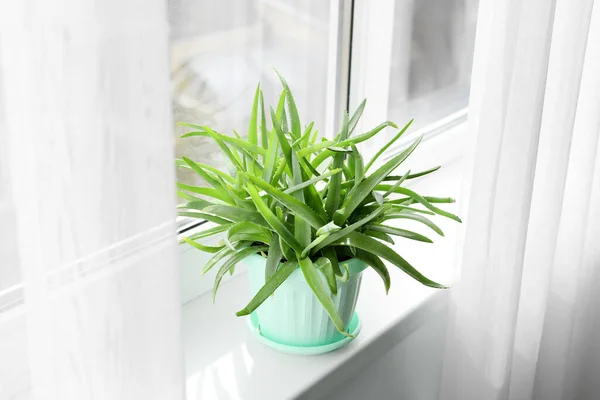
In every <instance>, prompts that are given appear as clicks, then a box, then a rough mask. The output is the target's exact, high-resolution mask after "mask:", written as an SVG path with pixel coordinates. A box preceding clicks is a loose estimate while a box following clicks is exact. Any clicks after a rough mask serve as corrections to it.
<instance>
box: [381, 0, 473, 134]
mask: <svg viewBox="0 0 600 400" xmlns="http://www.w3.org/2000/svg"><path fill="white" fill-rule="evenodd" d="M476 19H477V1H476V0H475V1H473V0H414V1H407V0H398V1H396V2H395V10H394V21H393V38H394V39H393V41H392V54H391V67H390V90H389V99H388V116H389V118H390V119H392V120H394V121H398V122H404V121H406V120H408V119H410V118H415V125H416V126H426V125H428V124H431V123H434V122H436V121H437V120H439V119H441V118H444V117H446V116H448V115H450V114H452V113H454V112H456V111H458V110H461V109H463V108H465V107H467V104H468V100H469V83H470V79H471V66H472V61H473V46H474V39H475V24H476Z"/></svg>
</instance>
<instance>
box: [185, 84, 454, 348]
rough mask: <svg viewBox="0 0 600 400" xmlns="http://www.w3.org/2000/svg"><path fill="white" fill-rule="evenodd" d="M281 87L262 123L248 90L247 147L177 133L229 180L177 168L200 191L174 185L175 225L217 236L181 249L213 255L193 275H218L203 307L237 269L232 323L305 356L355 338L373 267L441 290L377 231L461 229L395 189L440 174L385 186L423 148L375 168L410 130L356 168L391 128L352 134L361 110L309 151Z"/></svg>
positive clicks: (202, 131)
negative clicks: (212, 148)
mask: <svg viewBox="0 0 600 400" xmlns="http://www.w3.org/2000/svg"><path fill="white" fill-rule="evenodd" d="M280 79H281V82H282V84H283V92H282V94H281V97H280V99H279V103H278V105H277V108H276V109H273V108H271V109H270V110H269V112H266V111H265V106H264V102H263V94H262V92H261V89H260V85H259V87H257V89H256V94H255V96H254V102H253V107H252V112H251V117H250V125H249V128H248V132H247V139H243V138H242V137H240V136H239V135H238V134H237V133H235V132H234V133H235V136H228V135H224V134H221V133H218V132H216V131H214V130H213V129H211V128H210V127H208V126H199V125H194V124H187V123H181V125H183V126H186V127H188V128H191V129H192V131H190V132H188V133H186V134H184V135H183V136H182V137H194V136H204V137H207V138H211V139H212V140H214V141H215V143H216V144H217V145H218V146H219V147H220V149H221V150H222V152H223V154H224V155H225V156H226V157H227V158H228V160H229V162H230V163H231V165H232V168H231V169H232V173H231V174H228V173H225V172H223V171H220V170H218V169H215V168H212V167H210V166H208V165H204V164H201V163H197V162H195V161H193V160H191V159H189V158H186V157H183V158H182V159H181V160H177V164H178V165H179V166H184V167H187V168H190V169H191V170H193V171H194V172H196V173H197V174H198V175H199V176H200V177H202V178H203V179H204V180H205V181H206V182H207V183H208V184H209V185H210V187H195V186H189V185H186V184H184V183H181V182H178V189H179V190H178V194H179V195H180V196H181V197H183V198H184V199H185V200H187V203H185V204H181V205H179V206H178V207H179V214H180V215H182V216H187V217H193V218H200V219H205V220H208V221H211V222H213V223H215V224H216V226H214V227H212V228H209V229H207V230H204V231H202V232H199V233H196V234H193V235H191V236H189V237H186V238H184V240H185V242H187V243H189V244H190V245H191V246H193V247H195V248H197V249H199V250H202V251H206V252H210V253H214V255H213V256H212V258H211V259H210V260H209V261H208V262H207V264H206V265H205V266H204V268H203V269H202V272H203V273H205V272H206V271H208V270H209V269H211V268H213V267H215V266H219V269H218V272H217V274H216V279H215V283H214V288H213V299H214V296H215V295H216V292H217V289H218V287H219V283H220V282H221V280H222V278H223V276H224V275H225V274H226V273H227V272H232V271H233V269H234V267H235V265H236V264H237V263H239V262H242V261H243V262H245V263H246V264H247V265H248V271H249V277H250V282H251V289H252V293H253V295H254V297H253V298H252V299H251V300H250V302H249V303H248V304H247V305H246V306H245V307H244V308H242V309H241V310H240V311H239V312H238V313H237V315H238V316H244V315H250V316H251V318H250V319H249V323H250V326H251V328H252V330H253V332H254V333H255V334H256V335H257V336H258V337H259V338H260V339H261V340H262V341H264V342H266V343H267V344H269V345H271V346H272V347H275V348H278V349H279V350H282V351H287V352H292V353H299V354H315V353H322V352H326V351H330V350H333V349H335V348H337V347H339V346H341V345H343V344H344V343H346V342H347V341H349V340H351V339H352V338H353V337H354V336H355V335H356V334H357V333H358V330H359V329H360V324H359V321H358V317H357V316H356V314H355V313H354V307H355V304H356V300H357V297H358V293H359V289H360V281H361V275H362V272H363V270H365V269H366V268H368V267H370V268H372V269H374V270H375V271H376V272H377V274H379V276H380V277H381V279H382V280H383V284H384V287H385V290H386V292H387V291H388V290H389V288H390V276H389V272H388V269H387V267H386V265H385V264H384V262H383V260H387V261H388V262H389V264H391V265H393V266H394V267H397V268H400V269H401V270H403V271H404V272H405V273H407V274H408V275H410V276H411V277H412V278H414V279H416V280H417V281H419V282H421V283H422V284H424V285H427V286H430V287H434V288H445V286H444V285H441V284H439V283H436V282H434V281H432V280H430V279H428V278H427V277H425V276H423V275H422V274H421V273H419V272H418V271H417V270H416V269H415V268H414V267H413V266H412V265H410V264H409V263H408V262H407V261H406V260H404V258H402V257H401V256H400V255H399V254H398V253H397V252H396V251H395V250H393V249H392V247H390V244H393V243H394V239H393V238H392V236H398V237H402V238H406V239H411V240H418V241H422V242H431V240H430V239H429V238H427V237H426V236H424V235H421V234H419V233H416V232H412V231H409V230H405V229H400V228H397V227H393V226H389V225H388V224H386V221H389V220H392V219H409V220H414V221H418V222H421V223H423V224H424V225H426V226H427V227H429V228H430V229H431V230H433V231H434V232H436V233H437V234H439V235H443V233H442V231H441V230H440V229H439V227H438V226H436V225H435V224H434V223H433V222H432V221H431V220H430V219H428V218H427V215H435V214H437V215H441V216H444V217H448V218H451V219H454V220H456V221H459V222H460V219H459V218H458V217H457V216H455V215H453V214H451V213H449V212H447V211H444V210H442V209H440V208H438V207H436V206H435V205H434V203H449V202H452V201H453V200H452V199H448V198H431V197H424V196H421V195H419V194H418V193H416V192H414V191H412V190H410V189H408V188H406V187H405V186H403V183H405V182H406V181H408V180H411V179H415V178H418V177H421V176H424V175H427V174H430V173H432V172H435V171H436V170H437V169H438V168H439V167H436V168H432V169H429V170H427V171H422V172H418V173H411V172H410V171H408V172H406V173H404V174H402V175H394V173H395V171H396V169H397V168H398V167H399V166H400V164H401V163H402V162H403V161H404V160H406V158H407V157H408V156H409V155H410V154H411V153H412V152H413V151H414V150H415V148H416V147H417V145H418V144H419V142H420V140H421V138H418V139H417V140H415V142H414V143H412V145H410V146H409V147H408V148H406V149H405V150H404V151H402V152H401V153H400V154H397V155H395V156H394V157H392V158H390V159H389V160H388V161H387V162H385V163H382V165H381V166H379V167H378V168H377V169H375V168H373V165H374V163H375V162H376V160H377V159H378V158H379V157H380V156H381V154H382V153H383V152H384V151H385V150H386V149H388V148H389V147H390V146H391V145H392V144H393V143H394V142H395V141H396V140H398V138H400V136H401V135H402V134H403V133H404V132H405V131H406V130H407V129H408V127H409V126H410V124H411V122H412V121H411V122H409V123H408V124H406V126H404V128H402V129H401V130H400V131H399V132H398V134H397V135H395V136H394V137H393V138H392V139H391V140H390V141H389V142H388V143H387V144H385V145H384V146H382V147H381V149H380V150H379V151H378V152H377V153H376V154H375V156H374V157H373V158H372V159H371V160H369V161H368V162H366V163H365V161H364V160H363V158H362V156H361V153H360V152H359V151H358V149H357V146H356V145H358V144H359V143H361V142H364V141H367V140H369V139H372V138H373V137H375V136H376V135H377V134H378V133H379V132H380V131H382V130H383V129H384V128H386V127H392V128H397V126H396V125H395V124H394V123H392V122H389V121H388V122H384V123H382V124H380V125H379V126H377V127H375V128H373V129H372V130H371V131H369V132H366V133H362V134H355V132H354V130H355V127H356V125H357V122H358V120H359V118H360V116H361V114H362V112H363V109H364V107H365V101H363V102H362V103H361V104H360V106H359V107H358V109H357V110H356V111H355V112H354V113H353V114H352V116H348V114H347V113H346V115H344V118H343V123H342V129H341V131H340V132H339V134H338V135H337V136H336V137H335V138H334V139H333V140H326V139H321V140H317V135H318V134H317V130H316V129H314V127H313V124H309V125H308V126H306V127H304V128H303V127H302V125H301V122H300V118H299V115H298V111H297V108H296V105H295V102H294V97H293V95H292V92H291V91H290V88H289V86H288V85H287V83H286V82H285V80H284V79H283V78H281V77H280ZM267 120H270V122H271V126H270V127H269V126H268V124H267ZM215 234H222V235H223V239H222V240H221V241H220V243H219V245H218V246H206V245H203V244H200V243H198V242H197V240H198V239H201V238H205V237H208V236H211V235H215Z"/></svg>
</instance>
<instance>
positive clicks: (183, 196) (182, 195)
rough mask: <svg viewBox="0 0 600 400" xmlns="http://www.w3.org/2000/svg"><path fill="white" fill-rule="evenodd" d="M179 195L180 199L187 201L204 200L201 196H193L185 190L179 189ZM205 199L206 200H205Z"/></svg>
mask: <svg viewBox="0 0 600 400" xmlns="http://www.w3.org/2000/svg"><path fill="white" fill-rule="evenodd" d="M177 197H179V198H180V199H184V200H187V201H198V200H203V199H201V198H199V197H196V196H192V195H191V194H189V193H186V192H184V191H183V190H177ZM203 201H204V200H203Z"/></svg>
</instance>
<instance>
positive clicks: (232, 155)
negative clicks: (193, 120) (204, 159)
mask: <svg viewBox="0 0 600 400" xmlns="http://www.w3.org/2000/svg"><path fill="white" fill-rule="evenodd" d="M206 133H208V135H209V136H210V137H211V138H212V139H213V140H214V141H215V142H216V143H217V145H218V146H219V148H220V149H221V151H222V152H223V154H225V156H226V157H227V158H228V159H229V161H231V164H232V165H233V166H234V167H235V168H236V169H238V170H239V169H242V161H241V160H240V157H239V156H238V155H237V152H232V151H231V149H230V148H229V147H228V146H227V145H226V144H225V142H224V141H223V140H221V138H220V137H219V136H218V135H217V133H216V132H215V131H213V130H212V129H210V128H208V127H206ZM221 136H223V137H228V136H225V135H221Z"/></svg>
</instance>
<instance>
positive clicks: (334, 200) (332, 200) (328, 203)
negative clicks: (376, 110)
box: [325, 113, 348, 225]
mask: <svg viewBox="0 0 600 400" xmlns="http://www.w3.org/2000/svg"><path fill="white" fill-rule="evenodd" d="M347 136H348V114H347V113H344V121H343V123H342V131H341V132H340V138H341V139H342V140H343V139H345V138H346V137H347ZM344 157H345V155H344V154H343V153H337V154H336V155H335V156H334V158H333V164H332V166H331V169H339V168H342V167H343V166H344ZM341 185H342V177H341V176H340V175H339V174H337V175H333V176H332V177H331V179H330V181H329V187H328V189H327V199H326V200H325V212H326V213H327V215H328V216H329V217H332V216H333V213H334V212H335V211H336V210H337V209H338V207H339V203H340V189H341ZM338 225H340V224H338Z"/></svg>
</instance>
